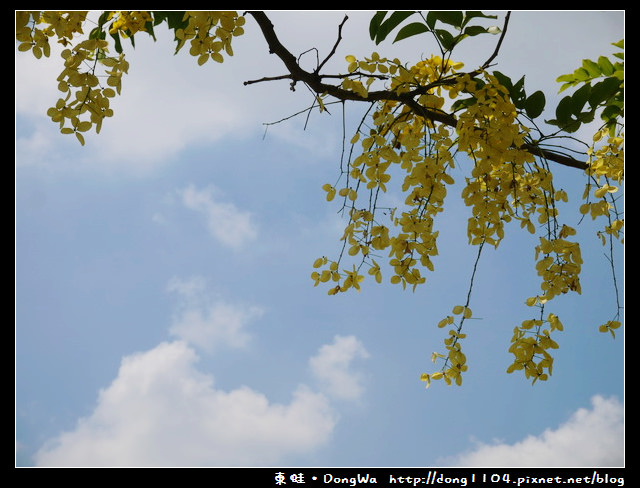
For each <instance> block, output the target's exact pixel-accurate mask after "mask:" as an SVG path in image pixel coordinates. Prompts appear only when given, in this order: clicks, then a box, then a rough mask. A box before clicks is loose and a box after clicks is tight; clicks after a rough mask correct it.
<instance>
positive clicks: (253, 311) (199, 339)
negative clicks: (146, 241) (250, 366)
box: [168, 277, 263, 351]
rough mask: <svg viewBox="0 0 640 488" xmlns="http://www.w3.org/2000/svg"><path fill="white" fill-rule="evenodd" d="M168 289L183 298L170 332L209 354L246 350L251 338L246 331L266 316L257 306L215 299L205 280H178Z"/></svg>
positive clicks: (172, 282) (194, 278)
mask: <svg viewBox="0 0 640 488" xmlns="http://www.w3.org/2000/svg"><path fill="white" fill-rule="evenodd" d="M168 290H169V291H170V292H175V293H177V294H178V295H180V305H179V307H178V309H177V312H176V313H175V314H174V317H173V322H172V325H171V328H170V329H169V332H170V333H171V334H172V335H174V336H177V337H179V338H180V339H182V340H184V341H187V342H189V343H190V344H193V345H195V346H198V347H200V348H202V349H204V350H206V351H212V350H214V349H215V348H218V347H220V346H229V347H233V348H239V347H244V346H245V345H246V344H247V343H248V341H249V340H250V338H251V336H250V334H249V333H248V332H247V331H246V325H247V323H249V322H250V321H251V320H253V319H255V318H258V317H260V316H261V315H262V313H263V311H262V309H260V308H259V307H256V306H251V305H249V306H247V305H239V304H231V303H228V302H226V301H223V300H221V299H213V298H212V297H211V296H209V295H208V293H207V290H206V285H205V282H204V279H202V278H201V277H193V278H190V279H187V280H181V279H178V278H174V279H172V280H171V281H170V282H169V285H168Z"/></svg>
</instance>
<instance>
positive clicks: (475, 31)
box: [462, 25, 489, 37]
mask: <svg viewBox="0 0 640 488" xmlns="http://www.w3.org/2000/svg"><path fill="white" fill-rule="evenodd" d="M488 32H489V31H488V30H487V29H485V28H484V27H482V26H480V25H470V26H469V27H465V29H464V30H463V31H462V33H463V34H464V35H466V36H469V37H471V36H477V35H479V34H486V33H488Z"/></svg>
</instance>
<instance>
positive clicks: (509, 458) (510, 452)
mask: <svg viewBox="0 0 640 488" xmlns="http://www.w3.org/2000/svg"><path fill="white" fill-rule="evenodd" d="M450 461H451V463H450V464H451V465H455V466H468V467H483V466H485V467H491V466H503V467H507V466H510V467H518V466H520V467H583V466H586V467H614V466H624V412H623V406H622V405H621V403H620V402H619V401H618V400H617V399H616V398H604V397H602V396H599V395H596V396H594V397H593V398H592V400H591V408H590V409H589V408H580V409H579V410H577V411H576V412H575V413H574V414H573V415H572V416H571V417H570V418H569V419H568V420H567V421H566V422H565V423H564V424H562V425H560V426H559V427H558V428H557V429H548V430H546V431H544V432H543V433H542V434H540V435H531V436H529V437H527V438H525V439H523V440H521V441H519V442H516V443H514V444H506V443H502V442H496V443H492V444H485V443H478V445H477V446H476V447H475V448H474V449H473V450H471V451H469V452H466V453H463V454H461V455H459V456H458V457H457V458H455V459H452V460H450ZM447 464H449V462H447Z"/></svg>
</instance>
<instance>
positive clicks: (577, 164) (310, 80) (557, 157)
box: [245, 10, 588, 170]
mask: <svg viewBox="0 0 640 488" xmlns="http://www.w3.org/2000/svg"><path fill="white" fill-rule="evenodd" d="M247 13H248V14H249V15H251V16H252V17H253V18H254V20H255V21H256V23H257V24H258V26H259V27H260V30H261V31H262V35H263V36H264V38H265V40H266V41H267V45H268V47H269V53H270V54H275V55H276V56H277V57H278V58H280V60H281V61H282V62H283V64H284V66H285V68H286V69H287V71H288V72H289V73H288V74H285V75H280V76H275V77H265V78H262V79H260V80H254V81H247V82H245V85H248V84H251V83H257V82H259V81H271V80H276V79H290V80H291V83H292V89H294V86H295V84H296V83H297V82H302V83H304V84H305V85H307V86H308V87H309V88H310V89H311V90H312V91H313V92H315V93H316V94H318V95H322V94H327V95H330V96H332V97H334V98H336V99H338V100H343V101H348V100H351V101H359V102H368V103H372V102H379V101H397V102H400V103H403V104H405V105H407V106H408V107H409V108H411V110H413V111H414V112H415V113H416V114H418V115H420V116H421V117H424V118H426V119H429V120H431V121H434V122H439V123H442V124H445V125H448V126H450V127H456V125H457V123H458V121H457V119H456V117H455V116H454V115H452V114H448V113H446V112H441V111H436V110H433V109H429V108H426V107H424V106H422V105H420V104H419V103H418V102H417V101H416V99H415V96H416V95H418V94H420V93H421V92H423V91H424V89H423V87H421V88H422V89H418V90H417V91H412V92H407V93H401V94H399V93H396V92H395V91H392V90H377V91H371V92H368V94H367V96H366V97H363V96H361V95H359V94H357V93H355V92H352V91H350V90H345V89H344V88H341V87H340V86H337V85H332V84H329V83H325V82H324V81H323V79H324V78H327V77H333V78H335V77H336V76H335V75H332V76H323V75H321V74H320V73H319V68H320V67H318V70H316V71H313V72H310V71H306V70H304V69H303V68H301V67H300V65H299V64H298V61H297V59H296V57H295V56H294V55H293V54H292V53H291V52H290V51H289V50H288V49H287V48H286V47H285V46H283V45H282V43H281V42H280V40H279V39H278V36H277V35H276V32H275V29H274V26H273V24H272V22H271V20H270V19H269V18H268V17H267V15H266V14H265V13H264V12H262V11H254V10H252V11H248V12H247ZM345 21H346V18H345V20H343V22H342V24H340V30H341V29H342V25H343V24H344V22H345ZM340 30H339V35H340ZM338 42H339V39H338ZM336 45H337V43H336ZM335 47H336V46H334V51H335ZM332 54H333V51H332ZM330 56H331V54H330ZM494 56H495V53H494ZM494 56H493V57H494ZM493 57H492V58H491V59H493ZM325 61H326V60H325ZM323 65H324V62H323ZM521 148H522V149H524V150H526V151H528V152H530V153H531V154H534V155H536V156H538V157H541V158H544V159H546V160H547V161H553V162H555V163H558V164H561V165H563V166H568V167H571V168H577V169H581V170H585V169H587V167H588V165H587V163H585V162H584V161H580V160H578V159H575V158H572V157H571V156H566V155H564V154H559V153H557V152H555V151H551V150H548V149H545V148H542V147H540V146H537V145H535V144H524V145H523V146H521Z"/></svg>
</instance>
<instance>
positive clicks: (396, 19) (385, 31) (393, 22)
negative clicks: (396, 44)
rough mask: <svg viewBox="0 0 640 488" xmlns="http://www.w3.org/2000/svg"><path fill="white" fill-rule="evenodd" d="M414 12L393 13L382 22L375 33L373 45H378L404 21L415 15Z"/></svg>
mask: <svg viewBox="0 0 640 488" xmlns="http://www.w3.org/2000/svg"><path fill="white" fill-rule="evenodd" d="M415 13H416V12H414V11H401V12H393V13H392V14H391V16H390V17H389V18H388V19H387V20H385V21H384V22H382V23H381V24H380V26H379V28H378V30H377V31H376V37H375V39H374V40H375V43H376V44H380V43H381V42H382V41H384V40H385V39H386V38H387V36H388V35H389V34H390V33H391V31H392V30H393V29H395V28H396V27H398V25H400V24H401V23H402V22H403V21H404V20H406V19H407V18H408V17H410V16H411V15H413V14H415Z"/></svg>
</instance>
